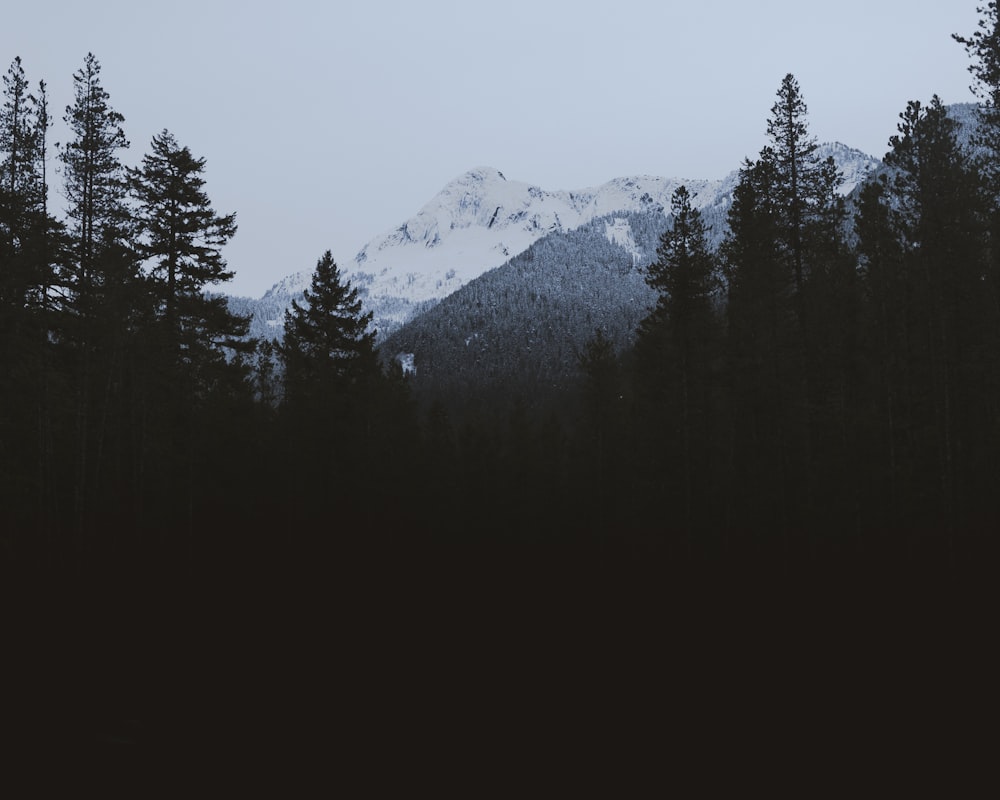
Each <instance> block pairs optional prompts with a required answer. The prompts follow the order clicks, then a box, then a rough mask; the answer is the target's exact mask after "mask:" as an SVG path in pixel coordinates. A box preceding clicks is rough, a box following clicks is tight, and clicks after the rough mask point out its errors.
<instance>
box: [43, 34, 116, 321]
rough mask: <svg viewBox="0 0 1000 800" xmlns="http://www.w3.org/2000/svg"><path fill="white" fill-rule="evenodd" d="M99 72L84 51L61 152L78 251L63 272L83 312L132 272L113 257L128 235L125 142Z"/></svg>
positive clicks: (92, 58) (66, 117)
mask: <svg viewBox="0 0 1000 800" xmlns="http://www.w3.org/2000/svg"><path fill="white" fill-rule="evenodd" d="M100 74H101V65H100V63H99V62H98V61H97V59H96V58H95V57H94V55H93V53H88V54H87V57H86V59H84V65H83V67H82V68H81V69H79V70H78V71H77V72H76V74H75V75H74V76H73V83H74V92H75V101H74V104H73V105H71V106H67V107H66V114H65V116H64V121H65V122H66V124H67V125H68V126H69V129H70V131H71V133H72V134H73V139H72V140H71V141H70V142H69V143H68V144H66V145H65V146H64V147H63V149H62V151H61V152H60V154H59V159H60V161H62V163H63V176H64V184H63V187H64V191H65V194H66V199H67V201H68V202H69V206H68V207H67V216H68V217H69V220H70V235H71V236H72V239H73V243H74V249H75V251H76V252H75V254H74V255H75V257H74V262H73V264H72V265H71V266H70V274H69V275H68V276H67V277H68V283H69V288H70V290H71V291H72V292H73V293H74V294H75V296H76V299H77V302H78V304H79V305H81V306H82V307H78V308H77V311H78V313H82V314H84V315H88V314H94V313H96V312H95V310H94V305H95V304H96V303H97V302H98V297H99V295H100V294H101V293H103V292H105V291H108V292H110V291H112V290H113V286H114V284H115V283H122V282H124V281H127V280H128V279H129V278H130V277H132V276H131V275H128V274H122V272H121V271H122V270H123V269H126V268H127V267H126V265H125V264H123V263H122V262H121V259H119V258H117V257H116V251H120V248H121V246H122V245H123V243H125V242H127V241H128V238H129V231H128V228H127V224H128V221H129V212H128V208H127V206H126V194H127V188H126V183H125V172H124V167H123V166H122V163H121V161H120V160H119V156H118V152H119V151H120V150H124V149H127V148H128V146H129V143H128V140H127V139H126V138H125V132H124V130H123V129H122V127H121V126H122V123H123V122H124V121H125V118H124V117H123V116H122V115H121V114H119V113H118V112H117V111H114V110H113V109H112V108H111V106H110V105H109V100H110V95H109V94H108V93H107V91H105V89H104V87H103V86H102V85H101V80H100ZM117 255H120V253H117ZM106 257H107V258H106Z"/></svg>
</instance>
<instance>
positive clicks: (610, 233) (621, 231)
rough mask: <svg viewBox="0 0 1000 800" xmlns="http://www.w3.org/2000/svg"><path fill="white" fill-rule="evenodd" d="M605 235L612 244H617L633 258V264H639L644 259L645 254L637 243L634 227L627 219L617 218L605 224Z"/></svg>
mask: <svg viewBox="0 0 1000 800" xmlns="http://www.w3.org/2000/svg"><path fill="white" fill-rule="evenodd" d="M605 235H606V236H607V237H608V241H609V242H611V244H616V245H618V246H619V247H620V248H622V249H623V250H624V251H625V252H627V253H629V254H630V255H631V256H632V263H633V264H638V263H639V262H640V261H642V259H643V253H642V251H641V250H640V249H639V246H638V245H637V244H636V243H635V236H634V235H633V234H632V226H631V225H630V224H629V221H628V220H627V219H622V218H621V217H615V218H614V220H612V221H611V222H608V223H606V224H605Z"/></svg>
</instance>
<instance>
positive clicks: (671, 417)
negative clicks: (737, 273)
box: [635, 186, 719, 549]
mask: <svg viewBox="0 0 1000 800" xmlns="http://www.w3.org/2000/svg"><path fill="white" fill-rule="evenodd" d="M671 215H672V217H673V220H672V223H671V225H670V226H669V227H668V228H667V230H666V231H665V232H664V233H663V235H662V236H661V237H660V242H659V246H658V247H657V251H656V255H657V260H656V261H655V262H653V264H651V265H650V267H649V270H648V273H647V276H646V282H647V283H648V284H649V285H650V287H652V288H653V289H654V290H656V292H657V294H658V298H657V304H656V307H655V308H654V310H653V311H652V313H651V314H650V315H649V316H648V317H646V319H645V320H643V322H642V324H641V325H640V326H639V331H638V336H637V340H636V346H635V352H636V368H637V382H638V385H639V387H640V389H642V390H643V391H642V392H641V393H640V398H642V399H644V400H645V408H646V413H645V414H644V415H643V416H646V415H648V416H649V419H648V422H647V424H648V425H650V429H651V430H654V431H659V432H660V433H661V435H660V436H658V437H656V438H657V439H658V440H659V441H658V445H657V450H659V451H660V456H659V459H656V458H654V464H655V461H656V460H660V459H663V458H664V456H665V457H666V458H667V459H668V460H669V462H668V464H664V463H662V461H661V463H660V464H659V465H656V466H654V469H656V470H657V471H659V472H661V473H662V474H663V475H664V480H663V485H664V486H666V485H675V486H679V487H680V488H681V498H680V499H681V503H682V505H681V507H682V508H683V509H684V527H685V530H686V533H687V536H688V547H689V549H690V547H691V543H692V542H691V538H690V537H691V535H692V527H693V525H694V522H695V516H694V504H695V500H696V495H699V496H700V495H701V494H704V492H705V491H706V490H707V484H708V476H707V469H708V459H709V456H710V454H711V450H712V445H711V441H710V440H711V429H712V427H713V412H714V409H713V408H712V405H713V388H712V378H713V375H712V372H713V362H714V360H715V358H716V357H717V355H718V353H717V346H718V343H719V326H718V321H717V319H716V308H715V306H716V302H717V299H718V298H717V292H718V289H719V275H718V270H717V266H716V261H715V258H714V256H713V254H712V253H710V251H709V249H708V243H707V232H706V229H705V224H704V222H703V220H702V217H701V213H700V212H699V211H698V209H697V208H695V207H694V206H693V205H692V198H691V194H690V192H689V191H688V190H687V187H685V186H681V187H679V188H678V189H677V190H676V191H675V192H674V194H673V197H672V198H671ZM674 454H677V455H674ZM670 463H672V464H673V465H675V468H673V469H671V468H667V469H666V470H665V471H664V468H665V467H669V464H670ZM674 473H677V474H676V475H674ZM674 477H676V480H674V479H673V478H674Z"/></svg>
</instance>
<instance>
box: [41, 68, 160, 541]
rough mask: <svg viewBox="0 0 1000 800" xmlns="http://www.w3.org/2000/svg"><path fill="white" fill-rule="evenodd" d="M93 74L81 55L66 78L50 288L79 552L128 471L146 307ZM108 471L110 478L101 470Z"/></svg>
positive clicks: (119, 172) (117, 121)
mask: <svg viewBox="0 0 1000 800" xmlns="http://www.w3.org/2000/svg"><path fill="white" fill-rule="evenodd" d="M100 73H101V67H100V64H99V62H98V61H97V59H96V58H95V57H94V55H93V54H92V53H88V54H87V56H86V58H85V59H84V64H83V67H81V68H80V69H79V70H78V71H77V72H76V73H75V74H74V76H73V85H74V102H73V104H72V105H69V106H67V107H66V113H65V116H64V121H65V122H66V125H67V126H68V128H69V131H70V134H71V138H70V140H69V141H68V142H67V143H66V144H64V145H63V147H62V149H61V151H60V153H59V160H60V161H61V162H62V165H63V170H62V172H63V190H64V193H65V196H66V200H67V203H68V205H67V209H66V214H67V217H68V221H69V225H68V233H69V242H70V255H69V258H68V259H67V262H66V264H65V267H64V268H63V270H62V272H61V274H60V276H59V277H58V281H57V283H58V292H59V295H60V297H61V301H62V308H63V313H62V314H61V315H60V317H61V320H62V327H63V330H62V333H61V339H62V341H63V342H64V343H65V344H66V345H67V347H68V348H69V350H70V351H71V352H72V357H73V359H74V363H75V373H76V374H75V377H74V384H75V387H74V388H75V393H76V398H75V412H74V413H75V418H76V422H75V427H76V444H75V457H74V459H73V460H74V461H75V464H76V470H75V484H76V486H75V490H74V502H75V516H76V528H77V531H78V534H79V535H80V537H81V538H80V540H79V541H80V544H81V547H85V546H87V545H86V544H85V542H84V539H85V536H84V534H85V531H86V529H88V528H90V529H92V530H97V529H102V528H110V527H111V526H110V525H102V524H101V523H99V522H94V523H93V524H90V522H88V518H89V516H90V515H91V514H92V512H101V513H103V512H106V511H107V509H108V508H109V504H106V503H102V502H101V501H100V499H99V498H100V496H101V495H102V494H107V493H110V492H118V491H119V490H121V493H122V494H124V493H125V492H124V490H123V489H121V487H120V485H119V481H120V480H121V479H122V478H123V476H124V474H125V473H127V472H128V467H127V466H125V464H126V459H123V458H118V453H119V448H122V447H125V446H127V443H128V441H129V440H130V438H131V437H130V433H129V430H128V427H127V425H126V422H127V421H128V420H129V419H130V414H129V412H128V408H129V406H130V402H129V398H128V396H127V394H126V392H125V390H126V388H127V387H128V385H129V382H128V380H127V379H126V378H127V376H126V371H127V368H128V360H129V359H128V347H129V344H130V341H129V340H130V337H131V335H132V333H133V332H134V328H135V325H136V320H137V317H138V316H139V315H140V314H141V308H142V306H143V304H144V303H145V296H144V292H143V287H142V284H141V281H140V280H139V268H138V259H137V258H136V255H135V253H134V250H133V249H132V246H131V240H132V231H131V218H130V213H129V208H128V205H127V187H126V182H125V171H124V167H123V165H122V163H121V161H120V158H119V152H120V151H121V150H124V149H125V148H127V147H128V141H127V139H126V138H125V133H124V131H123V129H122V123H123V122H124V117H123V116H122V115H121V114H119V113H118V112H117V111H115V110H114V109H113V108H112V107H111V105H110V102H109V101H110V96H109V94H108V92H107V91H106V90H105V89H104V87H103V85H102V84H101V79H100ZM109 465H113V466H114V467H115V473H114V474H107V473H106V468H107V467H108V466H109ZM122 505H128V503H127V502H123V503H122Z"/></svg>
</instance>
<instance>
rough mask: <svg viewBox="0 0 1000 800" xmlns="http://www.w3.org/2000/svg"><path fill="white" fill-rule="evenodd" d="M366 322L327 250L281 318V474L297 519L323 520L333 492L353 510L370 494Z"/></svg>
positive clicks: (376, 380) (377, 395)
mask: <svg viewBox="0 0 1000 800" xmlns="http://www.w3.org/2000/svg"><path fill="white" fill-rule="evenodd" d="M370 322H371V314H366V313H362V310H361V300H360V298H359V297H358V291H357V289H356V288H355V287H352V286H351V285H350V283H349V282H347V281H345V280H343V279H342V277H341V274H340V270H339V269H338V267H337V265H336V263H335V262H334V260H333V255H332V254H331V253H330V251H329V250H328V251H326V253H324V254H323V256H322V257H321V258H320V259H319V261H318V262H317V264H316V269H315V270H314V272H313V275H312V280H311V283H310V288H309V289H308V290H306V292H305V294H304V297H303V302H302V304H301V305H300V304H299V303H298V302H297V301H293V302H292V306H291V308H289V309H288V310H287V311H286V312H285V335H284V340H283V341H282V342H281V344H280V345H279V346H278V352H279V355H280V358H281V362H282V365H283V368H284V398H283V402H282V406H281V409H280V413H281V422H282V424H283V425H284V426H285V433H284V434H283V437H284V440H285V444H286V446H287V447H288V448H289V450H288V456H287V457H288V463H287V468H286V470H285V473H286V477H287V478H288V479H289V480H290V481H292V483H291V484H290V486H289V489H290V491H291V492H292V494H293V496H296V495H298V496H299V499H298V500H297V510H298V511H299V512H300V513H306V514H310V515H318V514H321V513H323V509H324V508H325V507H326V504H327V501H328V496H329V494H330V492H331V491H335V490H337V489H340V490H342V491H344V492H345V497H347V496H349V497H350V500H351V504H353V505H354V506H355V507H356V508H358V509H360V508H361V507H362V506H363V505H364V498H365V497H366V496H367V495H368V494H369V493H371V492H372V491H373V490H374V488H373V487H372V485H371V481H370V470H371V469H373V468H375V466H376V464H375V463H374V462H375V458H376V457H377V454H378V453H379V451H380V447H379V444H378V443H379V440H380V438H381V426H380V422H381V420H380V418H379V411H380V409H381V407H382V400H383V399H384V393H383V392H382V391H381V390H382V389H383V388H384V387H383V380H384V379H383V376H382V373H381V371H380V370H379V366H378V361H377V359H376V353H375V347H374V339H375V334H374V332H373V331H370V330H369V325H370ZM299 493H301V494H299ZM347 507H349V506H348V505H346V504H345V508H347ZM314 521H315V519H314V518H313V517H312V516H311V517H307V518H306V519H304V520H302V522H303V523H311V522H314Z"/></svg>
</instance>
